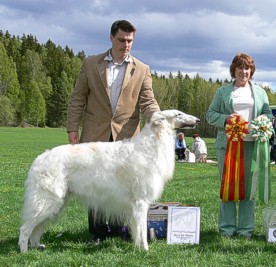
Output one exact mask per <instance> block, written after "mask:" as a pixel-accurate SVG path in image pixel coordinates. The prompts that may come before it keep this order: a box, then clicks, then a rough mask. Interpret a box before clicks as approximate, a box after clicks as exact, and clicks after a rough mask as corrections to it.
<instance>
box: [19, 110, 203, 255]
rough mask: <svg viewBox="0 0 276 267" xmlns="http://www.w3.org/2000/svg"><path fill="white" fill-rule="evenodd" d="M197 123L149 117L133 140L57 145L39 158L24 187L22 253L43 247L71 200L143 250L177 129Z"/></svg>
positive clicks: (169, 172)
mask: <svg viewBox="0 0 276 267" xmlns="http://www.w3.org/2000/svg"><path fill="white" fill-rule="evenodd" d="M198 122H199V119H198V118H196V117H193V116H190V115H187V114H185V113H183V112H180V111H178V110H165V111H162V112H156V113H154V114H153V115H152V117H151V119H150V120H149V122H148V123H147V124H146V125H145V127H144V128H143V130H142V131H141V132H140V133H139V134H138V135H137V136H136V137H135V138H133V139H131V140H127V141H118V142H112V143H110V142H92V143H82V144H76V145H70V144H68V145H61V146H58V147H55V148H53V149H51V150H48V151H46V152H44V153H42V154H41V155H40V156H38V157H37V158H36V159H35V161H34V162H33V164H32V166H31V168H30V171H29V174H28V178H27V181H26V192H25V202H24V207H23V225H22V227H21V228H20V237H19V245H20V250H21V252H25V251H27V250H28V241H29V240H30V243H31V247H42V246H44V245H42V244H40V238H41V236H42V234H43V232H44V228H45V227H46V225H47V224H48V223H49V222H50V221H52V220H53V219H54V218H55V217H57V216H58V215H59V214H60V213H61V211H62V210H64V208H65V207H66V205H67V203H68V200H69V198H70V197H71V196H75V197H76V198H77V199H79V200H80V201H81V202H82V203H84V204H85V205H86V206H87V208H91V209H94V210H96V211H97V212H100V213H101V214H103V216H104V217H105V218H106V219H107V220H118V219H119V220H120V221H124V222H126V223H127V224H128V226H129V228H130V231H131V235H132V239H133V241H134V243H135V245H136V246H137V247H139V248H142V249H144V250H148V243H147V212H148V208H149V205H150V204H151V203H153V202H155V201H156V200H158V199H159V198H160V196H161V194H162V192H163V188H164V185H165V183H166V182H167V181H168V180H170V179H171V178H172V176H173V172H174V166H175V152H174V142H175V131H174V129H176V128H193V127H194V126H195V125H196V124H197V123H198Z"/></svg>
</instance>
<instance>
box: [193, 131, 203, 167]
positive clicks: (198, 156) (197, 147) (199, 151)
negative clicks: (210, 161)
mask: <svg viewBox="0 0 276 267" xmlns="http://www.w3.org/2000/svg"><path fill="white" fill-rule="evenodd" d="M193 138H194V142H193V145H192V152H193V153H194V154H195V160H196V162H204V163H206V162H207V146H206V143H205V142H204V141H203V140H202V139H201V138H200V136H199V134H194V135H193Z"/></svg>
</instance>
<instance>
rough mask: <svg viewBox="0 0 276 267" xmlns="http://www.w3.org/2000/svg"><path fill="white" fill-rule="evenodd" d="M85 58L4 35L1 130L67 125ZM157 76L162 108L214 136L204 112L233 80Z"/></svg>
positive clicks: (274, 99) (273, 98)
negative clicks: (190, 118) (175, 111)
mask: <svg viewBox="0 0 276 267" xmlns="http://www.w3.org/2000/svg"><path fill="white" fill-rule="evenodd" d="M85 57H86V55H85V53H84V51H80V52H79V53H78V54H74V52H73V51H72V49H70V48H69V47H68V46H65V48H62V47H61V46H59V45H56V44H55V43H53V42H52V41H51V40H50V39H49V40H48V41H47V42H46V43H45V44H40V43H38V41H37V39H36V37H35V36H33V35H31V34H29V35H25V34H23V36H21V37H19V36H14V35H13V36H12V35H11V34H10V33H9V32H8V31H6V32H5V33H3V32H2V31H0V126H26V125H33V126H37V127H46V126H47V127H65V126H66V113H67V106H68V101H69V99H70V96H71V93H72V90H73V88H74V85H75V82H76V79H77V75H78V73H79V70H80V67H81V64H82V62H83V60H84V58H85ZM152 78H153V90H154V94H155V97H156V99H157V101H158V103H159V105H160V108H161V109H162V110H164V109H179V110H181V111H183V112H185V113H188V114H192V115H194V116H196V117H198V118H200V120H201V123H200V125H199V126H198V129H197V130H198V131H199V132H200V133H201V135H202V136H205V137H213V136H214V135H215V133H216V129H215V128H214V127H212V126H210V125H209V124H208V123H207V122H206V120H205V113H206V111H207V109H208V107H209V105H210V103H211V101H212V99H213V96H214V94H215V92H216V90H217V89H218V88H219V87H220V86H221V85H222V84H223V83H228V82H230V81H228V80H225V81H221V80H219V79H217V80H216V81H212V80H211V79H209V80H205V79H203V78H202V77H200V76H199V75H198V74H197V75H196V76H195V77H189V76H188V75H187V74H185V75H183V74H182V73H181V71H178V73H177V75H175V76H173V75H172V73H170V75H169V76H168V77H166V76H164V75H158V74H157V73H156V72H155V73H152ZM264 89H265V90H266V91H267V93H268V97H269V99H270V104H276V94H275V93H273V92H272V91H271V89H270V88H268V87H264Z"/></svg>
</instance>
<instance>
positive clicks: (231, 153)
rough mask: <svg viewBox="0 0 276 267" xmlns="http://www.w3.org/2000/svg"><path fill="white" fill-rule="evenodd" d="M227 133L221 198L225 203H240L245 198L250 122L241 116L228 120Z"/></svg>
mask: <svg viewBox="0 0 276 267" xmlns="http://www.w3.org/2000/svg"><path fill="white" fill-rule="evenodd" d="M225 133H226V135H227V137H228V142H227V148H226V154H225V159H224V168H223V176H222V181H221V188H220V198H221V199H222V201H223V202H228V201H239V200H243V199H244V198H245V186H244V144H243V139H244V137H245V136H246V134H249V131H248V121H245V120H244V119H243V118H242V117H241V116H234V117H233V118H232V119H228V120H227V124H226V127H225Z"/></svg>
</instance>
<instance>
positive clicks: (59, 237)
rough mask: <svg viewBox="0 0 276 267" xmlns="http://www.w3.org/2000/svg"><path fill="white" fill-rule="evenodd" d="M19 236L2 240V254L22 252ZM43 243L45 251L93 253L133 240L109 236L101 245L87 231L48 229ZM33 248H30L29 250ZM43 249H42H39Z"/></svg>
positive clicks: (0, 244)
mask: <svg viewBox="0 0 276 267" xmlns="http://www.w3.org/2000/svg"><path fill="white" fill-rule="evenodd" d="M18 238H19V237H16V238H9V239H6V240H1V241H0V255H10V254H14V253H15V252H18V253H20V249H19V245H18ZM41 243H42V244H44V245H45V246H46V249H45V251H47V250H48V251H51V252H63V251H68V250H82V251H83V252H84V253H91V252H95V251H98V250H102V249H103V248H105V249H109V248H112V247H113V246H114V245H115V246H122V247H124V246H123V245H122V244H131V243H132V240H130V239H129V238H127V239H126V240H124V239H122V238H121V237H120V236H118V237H117V236H116V237H112V238H107V239H106V240H105V241H104V242H102V243H100V245H95V244H94V243H93V241H92V236H91V235H90V234H89V233H88V232H87V231H85V230H84V231H82V230H80V231H75V232H71V231H64V232H62V233H57V232H50V231H46V232H45V233H44V234H43V236H42V239H41ZM31 250H32V249H31V248H29V251H31ZM38 250H40V251H43V250H42V249H38Z"/></svg>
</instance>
